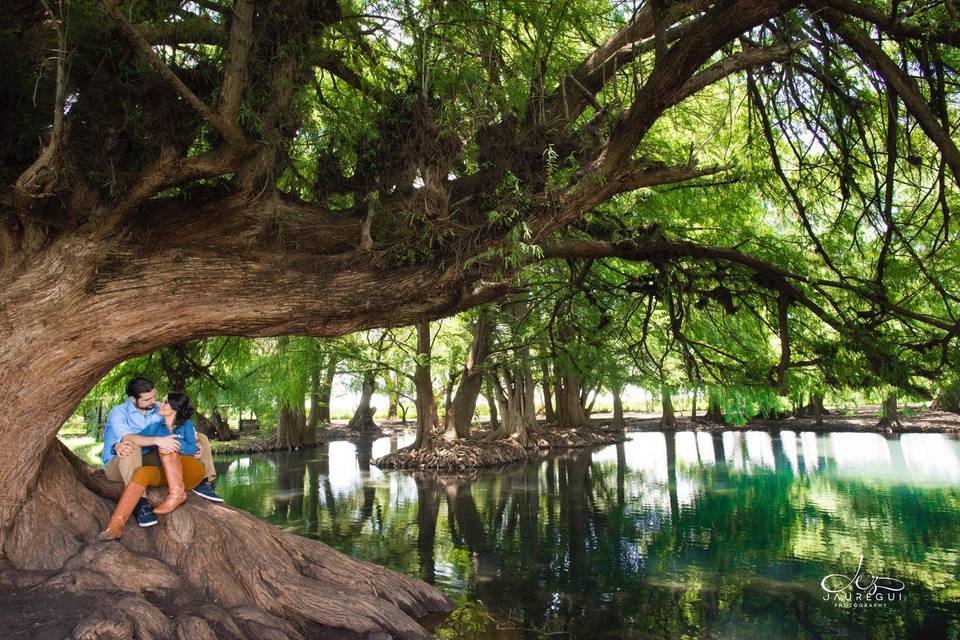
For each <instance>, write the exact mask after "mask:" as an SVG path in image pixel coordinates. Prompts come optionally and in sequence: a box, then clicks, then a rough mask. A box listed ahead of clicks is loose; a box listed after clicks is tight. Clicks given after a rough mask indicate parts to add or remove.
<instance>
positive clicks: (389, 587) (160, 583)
mask: <svg viewBox="0 0 960 640" xmlns="http://www.w3.org/2000/svg"><path fill="white" fill-rule="evenodd" d="M44 454H45V455H44V456H43V461H42V463H41V473H40V475H39V481H38V484H37V485H36V487H35V488H34V489H35V491H34V492H33V495H34V496H35V497H34V498H33V499H31V500H30V501H28V502H27V503H26V504H25V506H24V507H23V509H22V510H21V511H20V513H19V514H18V516H17V518H16V519H15V522H14V525H13V527H12V528H11V529H10V530H9V531H8V532H7V536H6V539H5V542H4V546H3V552H4V558H5V561H6V563H7V566H8V567H9V570H8V571H0V582H4V583H7V581H10V580H13V581H15V584H19V585H21V586H33V585H39V586H38V589H44V588H46V587H50V588H56V589H61V590H64V591H66V592H68V593H76V594H85V593H90V592H95V593H96V594H97V599H98V601H99V606H97V607H96V608H95V609H93V610H91V611H90V612H89V615H88V616H87V617H86V619H85V620H83V621H82V622H80V624H78V625H77V627H76V629H75V630H74V632H73V637H75V638H82V639H88V638H89V639H91V640H93V639H94V638H105V637H110V638H131V637H133V636H134V635H135V636H136V637H138V638H169V639H170V640H173V638H177V637H180V638H214V637H218V635H214V630H215V629H217V630H220V631H218V634H219V633H221V632H225V633H226V635H219V637H241V634H243V635H245V636H246V637H248V638H297V639H301V640H302V639H304V638H308V637H315V636H316V635H317V634H319V633H320V632H321V631H323V630H324V628H328V629H329V628H332V629H342V630H348V631H351V632H354V633H358V634H361V635H367V634H370V633H373V632H377V631H381V632H386V633H388V634H390V635H392V636H394V637H402V638H423V639H426V638H429V637H430V635H429V634H428V633H426V632H425V631H424V630H423V629H422V628H421V627H420V626H419V625H418V624H417V623H416V622H415V621H414V619H415V618H419V617H421V616H423V615H425V614H427V613H428V612H430V611H439V610H449V609H450V608H451V604H450V602H449V601H448V600H447V599H446V598H445V597H444V596H443V595H441V594H440V593H439V592H438V591H437V590H436V589H434V588H433V587H430V586H428V585H426V584H424V583H422V582H420V581H418V580H415V579H412V578H408V577H406V576H403V575H400V574H398V573H395V572H393V571H390V570H387V569H383V568H381V567H378V566H376V565H373V564H369V563H366V562H363V561H360V560H356V559H354V558H352V557H350V556H347V555H345V554H342V553H340V552H338V551H336V550H334V549H331V548H330V547H328V546H326V545H324V544H322V543H320V542H316V541H314V540H308V539H306V538H302V537H300V536H296V535H292V534H287V533H283V532H281V531H278V530H277V529H275V528H273V527H271V526H270V525H269V524H267V523H265V522H263V521H261V520H258V519H257V518H255V517H253V516H251V515H249V514H247V513H244V512H243V511H238V510H235V509H232V508H230V507H227V506H224V505H214V504H212V503H209V502H207V501H205V500H188V501H187V503H186V504H184V505H183V506H181V507H180V508H179V509H177V510H176V511H175V512H173V513H172V514H171V515H169V516H164V517H163V518H162V519H161V521H160V525H159V526H157V527H153V528H151V529H140V528H138V527H137V526H136V525H135V524H129V523H128V525H127V526H126V528H125V529H124V532H123V534H124V535H123V537H122V538H121V539H120V541H119V542H106V543H103V542H98V541H97V540H96V533H97V531H99V530H101V529H103V528H104V526H105V525H106V522H107V520H108V518H109V517H110V514H111V512H112V510H113V507H114V500H115V499H116V498H117V497H118V496H119V494H120V491H121V489H122V487H121V486H120V485H119V484H117V483H111V482H108V481H107V480H106V478H105V477H104V475H103V472H102V471H96V472H95V471H94V470H93V469H91V468H90V467H88V466H87V465H85V464H84V463H83V462H82V461H80V460H79V459H78V458H76V456H74V455H73V454H72V453H71V452H70V451H69V450H67V449H66V448H65V447H63V446H62V445H59V444H58V443H51V445H50V446H49V447H48V448H46V449H45V451H44ZM151 494H155V495H153V497H154V498H155V499H156V498H157V497H158V496H159V495H161V492H159V491H156V490H154V491H152V492H151ZM148 594H149V599H148V598H147V597H145V596H147V595H148ZM118 629H119V630H120V632H119V633H118V632H117V630H118ZM108 630H113V634H112V635H111V634H110V633H109V632H108Z"/></svg>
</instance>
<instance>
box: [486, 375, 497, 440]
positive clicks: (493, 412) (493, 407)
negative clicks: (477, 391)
mask: <svg viewBox="0 0 960 640" xmlns="http://www.w3.org/2000/svg"><path fill="white" fill-rule="evenodd" d="M483 395H484V397H486V399H487V407H488V408H489V412H490V425H489V428H490V431H496V430H497V429H498V428H499V427H500V420H499V419H498V418H497V399H496V398H494V396H493V386H492V385H491V384H490V381H489V380H487V381H486V383H485V385H484V390H483Z"/></svg>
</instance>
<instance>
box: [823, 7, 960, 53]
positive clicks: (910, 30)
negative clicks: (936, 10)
mask: <svg viewBox="0 0 960 640" xmlns="http://www.w3.org/2000/svg"><path fill="white" fill-rule="evenodd" d="M818 4H824V5H827V6H830V7H833V8H834V9H836V10H837V11H839V12H842V13H845V14H848V15H851V16H854V17H857V18H860V19H861V20H866V21H867V22H870V23H872V24H874V25H876V26H877V27H878V28H879V29H880V30H881V31H884V32H886V33H889V34H890V35H893V36H897V37H899V38H910V39H912V40H922V41H925V42H939V43H941V44H948V45H951V46H954V47H960V29H941V28H938V29H930V28H924V27H919V26H916V25H912V24H906V23H903V22H899V21H897V20H896V19H895V18H893V17H892V16H890V15H889V14H885V13H883V12H881V11H878V10H877V9H874V8H873V7H869V6H866V5H862V4H860V3H859V2H854V1H853V0H819V1H818ZM944 4H945V5H946V6H947V7H949V6H950V2H949V1H947V2H945V3H944Z"/></svg>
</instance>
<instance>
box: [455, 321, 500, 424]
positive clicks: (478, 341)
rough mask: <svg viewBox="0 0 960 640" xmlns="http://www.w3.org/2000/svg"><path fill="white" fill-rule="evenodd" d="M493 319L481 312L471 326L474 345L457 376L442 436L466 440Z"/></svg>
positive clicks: (474, 409)
mask: <svg viewBox="0 0 960 640" xmlns="http://www.w3.org/2000/svg"><path fill="white" fill-rule="evenodd" d="M493 326H494V318H493V315H492V313H491V312H490V311H489V309H488V308H484V309H481V311H480V314H479V315H478V316H477V321H476V323H474V325H473V342H472V343H471V344H470V352H469V353H468V354H467V361H466V363H464V365H463V371H462V372H461V373H460V385H459V386H458V387H457V394H456V395H455V396H454V398H453V401H452V402H451V403H450V409H449V411H448V412H447V413H446V414H445V415H444V424H445V426H446V428H445V432H446V433H445V437H448V438H452V437H457V438H466V437H467V435H469V433H470V423H471V422H472V421H473V414H474V413H475V412H476V410H477V398H478V397H479V396H480V389H481V387H482V386H483V369H482V367H483V363H484V361H485V360H486V359H487V355H488V354H489V353H490V339H491V337H492V336H493Z"/></svg>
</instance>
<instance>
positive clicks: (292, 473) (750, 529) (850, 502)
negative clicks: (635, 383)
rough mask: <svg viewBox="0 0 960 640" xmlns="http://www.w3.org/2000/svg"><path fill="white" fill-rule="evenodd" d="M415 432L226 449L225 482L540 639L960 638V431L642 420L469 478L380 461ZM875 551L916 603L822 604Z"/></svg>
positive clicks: (240, 500)
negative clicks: (706, 426) (822, 431)
mask: <svg viewBox="0 0 960 640" xmlns="http://www.w3.org/2000/svg"><path fill="white" fill-rule="evenodd" d="M408 442H409V438H407V439H406V441H405V439H397V438H393V439H390V438H381V439H379V440H375V441H372V442H371V441H367V442H362V443H357V444H355V443H350V442H346V441H339V442H331V443H329V444H328V445H324V446H322V447H320V448H318V449H315V450H312V451H301V452H292V453H282V454H280V453H274V454H260V455H253V456H237V457H234V458H224V459H222V460H218V461H217V465H218V469H219V470H220V473H221V476H220V480H219V481H218V490H219V491H220V492H221V493H222V494H223V495H224V496H225V497H226V499H227V501H228V502H229V503H230V504H233V505H236V506H240V507H242V508H244V509H247V510H249V511H251V512H252V513H254V514H256V515H257V516H259V517H261V518H264V519H266V520H269V521H271V522H273V523H274V524H276V525H277V526H280V527H282V528H285V529H288V530H290V531H294V532H297V533H300V534H302V535H306V536H309V537H314V538H318V539H321V540H323V541H324V542H327V543H328V544H331V545H333V546H335V547H337V548H339V549H341V550H343V551H345V552H347V553H350V554H352V555H355V556H358V557H362V558H366V559H369V560H372V561H374V562H378V563H381V564H385V565H388V566H390V567H392V568H394V569H397V570H400V571H403V572H406V573H409V574H411V575H417V576H419V577H421V578H423V579H425V580H427V581H429V582H433V583H435V584H437V585H438V586H440V587H441V588H442V589H443V590H444V591H446V592H447V593H448V594H450V595H451V596H452V597H454V598H455V599H458V600H461V601H464V600H481V601H483V602H484V603H485V604H486V605H487V606H488V607H489V608H490V609H491V610H493V611H494V612H495V613H496V614H497V615H498V616H500V617H501V618H509V619H510V620H511V621H512V623H511V624H513V626H518V627H522V628H523V629H526V631H525V632H523V633H522V634H521V635H522V636H523V637H530V638H536V637H543V634H545V633H559V632H564V634H565V635H566V637H574V638H595V637H608V638H686V637H710V638H743V637H748V636H749V637H751V638H816V637H847V638H880V639H882V638H891V639H892V638H897V639H899V638H909V637H916V638H939V637H943V638H947V637H957V635H958V633H960V604H958V601H960V588H958V587H957V585H956V576H957V574H958V571H960V491H958V490H957V487H956V484H955V483H956V481H957V479H958V477H960V443H958V440H957V439H956V438H953V437H950V436H944V435H939V434H908V435H903V436H900V437H899V438H892V439H888V438H884V437H882V436H879V435H876V434H862V433H835V434H830V435H820V436H818V435H816V434H814V433H796V432H793V431H782V432H780V433H779V434H772V435H771V434H768V433H765V432H742V431H728V432H724V433H722V434H719V433H716V434H707V433H693V432H681V433H677V434H669V435H667V434H664V433H636V434H631V437H630V439H629V440H628V441H627V442H624V443H622V444H619V445H615V446H609V447H605V448H602V449H598V450H594V451H586V450H580V451H570V452H564V453H560V454H553V455H550V456H548V457H546V458H544V459H542V460H539V461H536V462H530V463H527V464H523V465H517V466H514V467H511V468H508V469H501V470H497V471H485V472H481V473H476V474H472V475H465V476H459V477H438V476H435V475H430V474H423V473H405V472H394V471H381V470H379V469H377V468H376V467H375V466H372V465H371V464H370V460H371V459H374V458H376V457H377V456H379V455H382V454H383V453H386V452H388V451H391V450H394V449H396V448H397V447H400V446H404V445H405V444H407V443H408ZM860 555H863V556H864V559H865V563H866V565H867V567H868V569H869V571H870V572H871V573H872V574H881V575H886V576H893V577H896V578H898V579H900V580H903V581H904V582H905V583H906V584H907V587H906V590H905V597H904V599H903V600H902V601H900V602H896V603H890V604H888V605H887V606H885V607H883V608H869V609H866V608H860V609H856V608H850V609H847V608H839V607H836V606H834V605H833V603H829V602H824V601H823V600H822V596H823V595H824V594H823V592H822V591H821V590H820V587H819V584H820V580H821V578H822V577H823V576H824V575H826V574H831V573H848V574H852V573H853V571H854V569H855V568H856V562H857V558H858V557H859V556H860ZM600 630H603V632H602V633H601V631H600ZM504 637H506V636H504ZM510 637H518V636H516V635H513V636H510ZM561 637H563V636H561Z"/></svg>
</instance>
